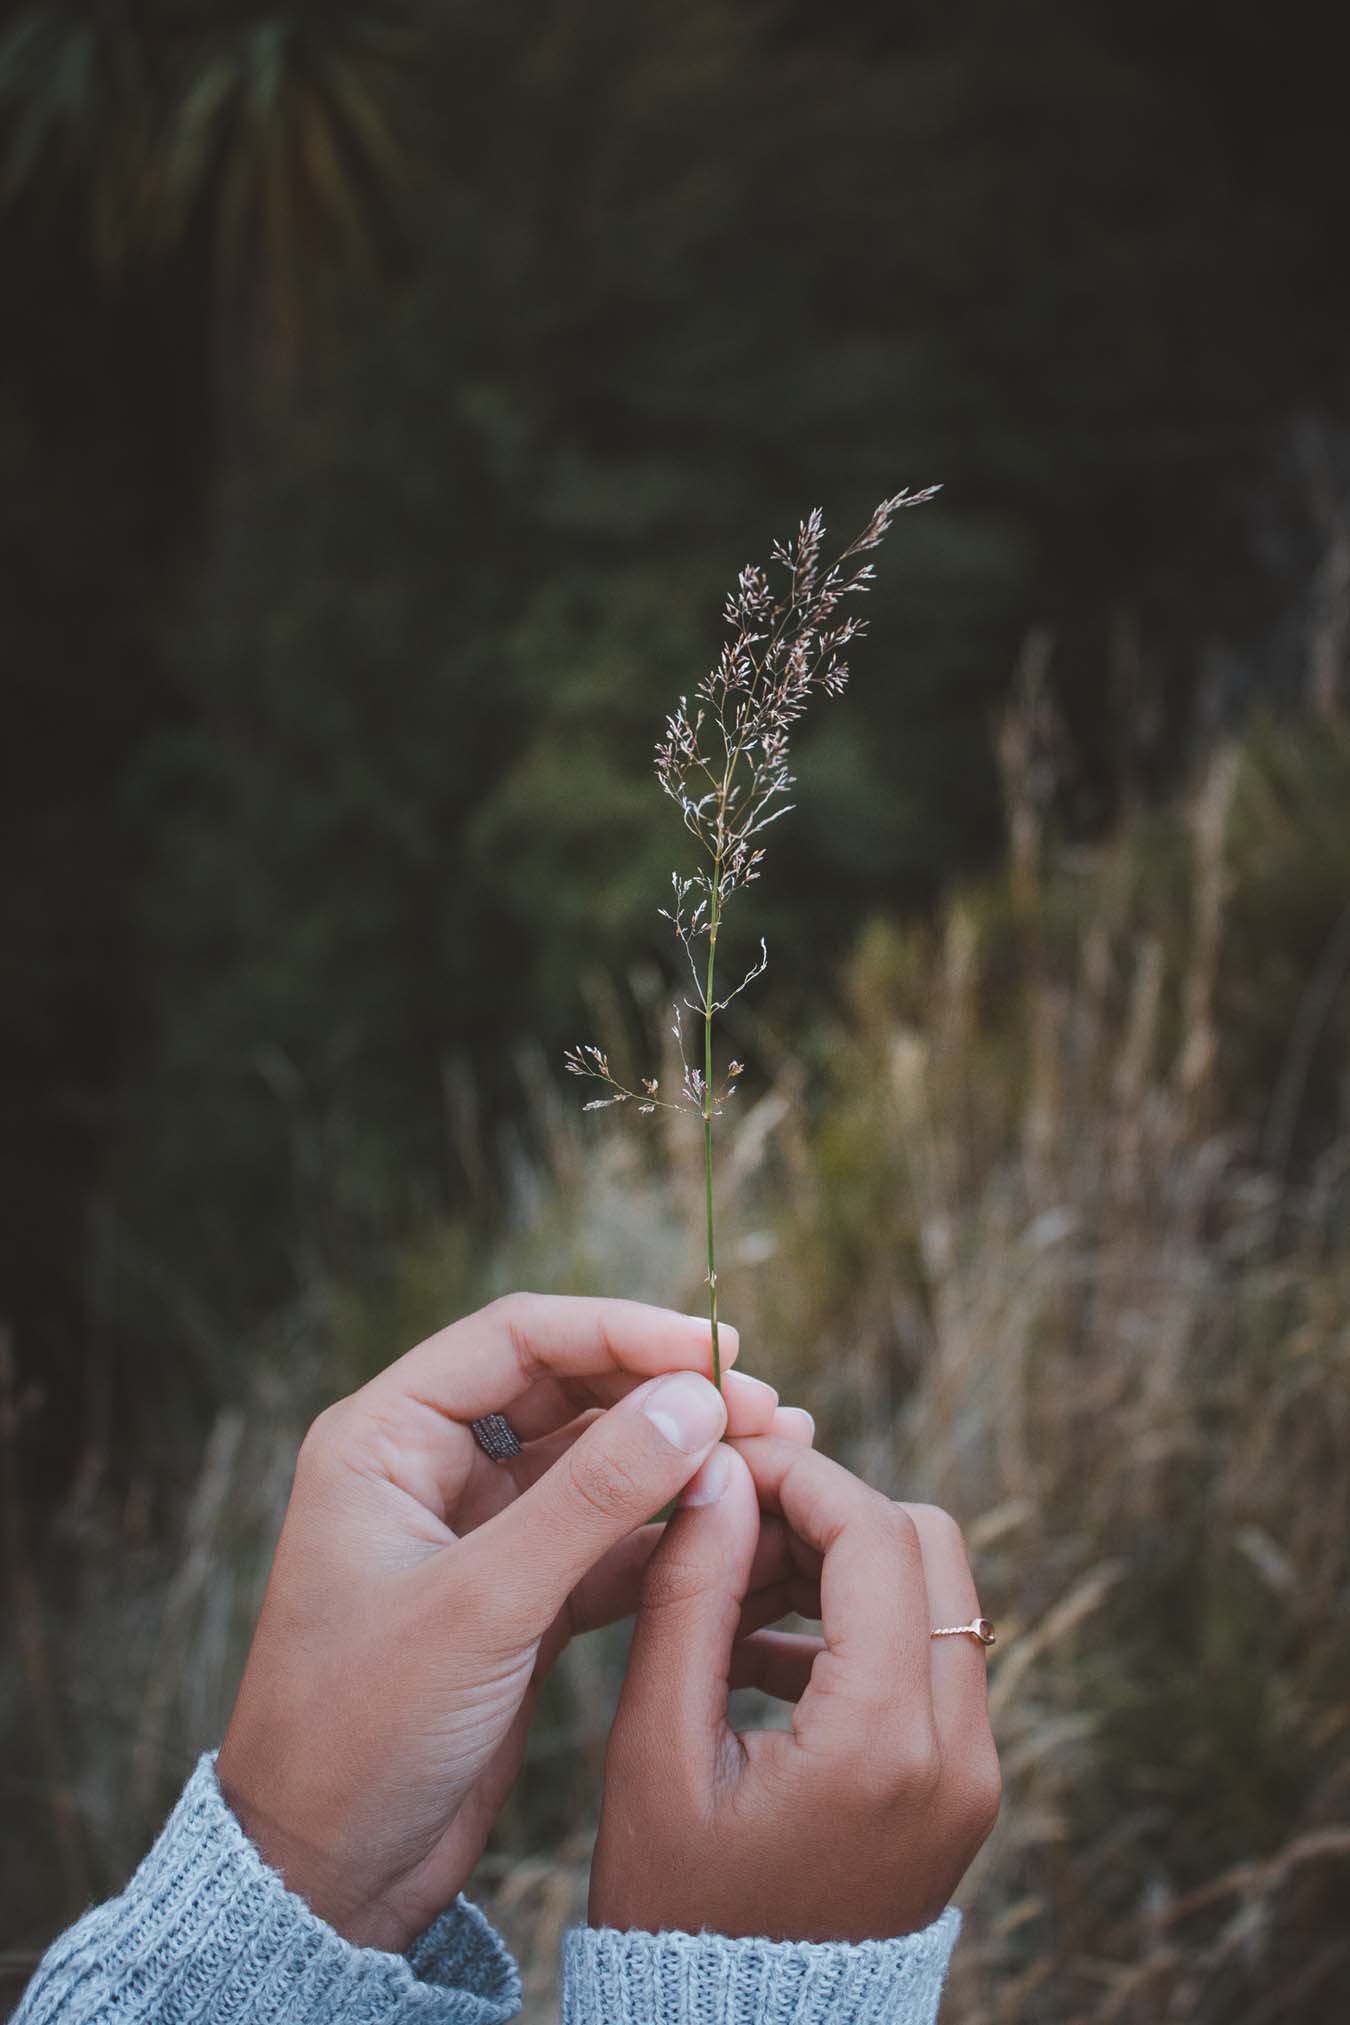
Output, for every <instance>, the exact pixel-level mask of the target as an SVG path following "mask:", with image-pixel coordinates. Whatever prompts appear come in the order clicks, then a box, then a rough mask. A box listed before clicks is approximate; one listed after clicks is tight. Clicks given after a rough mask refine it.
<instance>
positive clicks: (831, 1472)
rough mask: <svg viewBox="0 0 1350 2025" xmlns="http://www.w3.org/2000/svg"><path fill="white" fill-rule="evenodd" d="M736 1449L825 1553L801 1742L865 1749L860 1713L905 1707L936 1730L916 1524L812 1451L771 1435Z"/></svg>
mask: <svg viewBox="0 0 1350 2025" xmlns="http://www.w3.org/2000/svg"><path fill="white" fill-rule="evenodd" d="M733 1446H734V1447H735V1448H736V1449H738V1450H739V1452H740V1454H741V1455H742V1456H743V1457H744V1458H745V1461H746V1463H747V1464H748V1466H749V1469H750V1474H751V1476H752V1477H753V1478H754V1481H755V1487H756V1489H757V1491H758V1492H759V1498H760V1504H761V1506H763V1507H764V1508H765V1509H767V1510H768V1511H771V1512H778V1513H780V1514H781V1515H782V1517H783V1518H784V1519H785V1520H786V1521H787V1523H788V1525H789V1526H790V1527H791V1528H792V1531H793V1532H794V1533H795V1534H796V1535H797V1537H798V1539H800V1540H803V1541H805V1543H806V1544H807V1546H809V1547H813V1548H815V1549H816V1551H817V1552H818V1553H820V1554H821V1555H823V1557H824V1558H823V1560H822V1563H821V1569H820V1611H821V1633H822V1636H823V1638H824V1641H825V1650H824V1652H823V1653H822V1654H821V1655H820V1657H819V1659H818V1660H817V1661H816V1665H815V1668H814V1670H813V1672H812V1675H811V1681H810V1685H809V1686H808V1688H807V1690H806V1693H805V1694H804V1696H803V1697H802V1700H801V1702H800V1704H799V1706H798V1709H797V1715H796V1719H795V1722H794V1725H793V1727H794V1730H795V1731H796V1734H797V1737H798V1740H799V1741H800V1742H802V1743H809V1742H810V1741H811V1740H812V1738H813V1737H814V1736H816V1735H819V1736H820V1738H821V1741H822V1742H823V1743H826V1744H828V1745H829V1746H830V1747H831V1748H835V1747H838V1746H839V1745H841V1744H844V1743H848V1744H850V1745H855V1746H856V1745H857V1743H858V1742H859V1741H861V1742H863V1743H864V1745H866V1744H868V1743H870V1742H871V1741H872V1739H871V1738H870V1737H869V1736H868V1735H867V1734H865V1733H862V1732H861V1731H860V1717H861V1718H862V1719H863V1720H864V1721H865V1720H866V1719H868V1718H884V1719H887V1720H889V1719H891V1718H894V1717H895V1715H896V1714H897V1712H899V1711H903V1712H905V1714H906V1715H908V1716H913V1717H915V1718H916V1719H917V1720H918V1721H919V1722H920V1724H924V1723H927V1724H931V1722H932V1689H931V1684H930V1678H929V1664H928V1647H929V1636H928V1635H929V1631H930V1630H931V1626H930V1624H929V1621H928V1589H927V1584H926V1582H925V1579H924V1564H923V1550H922V1547H921V1545H920V1542H919V1535H918V1531H917V1529H916V1527H915V1524H914V1521H913V1520H912V1519H911V1518H910V1516H909V1514H908V1513H907V1512H906V1511H904V1510H903V1509H902V1507H901V1506H899V1505H897V1504H893V1503H892V1501H891V1500H890V1499H889V1498H886V1497H883V1496H882V1495H881V1493H880V1492H879V1491H874V1490H871V1489H870V1488H869V1487H868V1485H866V1484H865V1483H863V1482H862V1481H861V1480H860V1479H859V1478H858V1477H855V1476H854V1475H853V1474H852V1472H851V1471H849V1470H846V1469H845V1468H844V1467H843V1466H842V1464H840V1463H837V1462H832V1461H831V1460H830V1458H829V1457H828V1456H824V1455H820V1454H818V1453H817V1451H816V1450H814V1449H808V1448H801V1447H799V1446H797V1445H796V1444H795V1443H793V1442H787V1441H782V1440H780V1439H778V1438H777V1437H775V1436H772V1435H755V1436H750V1437H748V1438H747V1439H745V1440H743V1441H737V1442H735V1443H734V1444H733ZM845 1730H846V1731H847V1734H845Z"/></svg>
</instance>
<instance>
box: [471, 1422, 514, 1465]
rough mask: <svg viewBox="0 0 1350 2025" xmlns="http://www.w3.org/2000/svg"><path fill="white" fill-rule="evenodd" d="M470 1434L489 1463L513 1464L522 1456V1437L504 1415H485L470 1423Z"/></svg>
mask: <svg viewBox="0 0 1350 2025" xmlns="http://www.w3.org/2000/svg"><path fill="white" fill-rule="evenodd" d="M469 1432H470V1434H471V1435H472V1436H473V1438H474V1440H475V1441H476V1442H477V1443H478V1446H479V1448H481V1449H482V1451H483V1454H484V1455H485V1456H486V1457H487V1459H488V1461H489V1462H495V1463H504V1462H512V1461H514V1459H515V1458H516V1456H518V1455H519V1454H520V1436H519V1435H518V1434H517V1433H516V1431H515V1429H514V1428H513V1427H512V1425H511V1423H510V1421H509V1420H508V1419H507V1417H506V1415H505V1414H504V1413H485V1414H484V1415H483V1418H482V1419H481V1420H471V1421H470V1422H469Z"/></svg>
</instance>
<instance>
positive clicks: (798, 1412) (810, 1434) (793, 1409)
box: [778, 1406, 816, 1441]
mask: <svg viewBox="0 0 1350 2025" xmlns="http://www.w3.org/2000/svg"><path fill="white" fill-rule="evenodd" d="M778 1417H779V1419H780V1421H782V1420H791V1421H792V1422H793V1423H794V1424H795V1425H796V1426H797V1427H798V1428H799V1429H800V1430H801V1432H802V1433H803V1434H804V1435H805V1436H806V1439H807V1440H808V1441H814V1440H815V1438H816V1423H815V1419H814V1417H813V1416H812V1415H811V1414H809V1413H808V1412H807V1410H806V1408H805V1407H804V1406H780V1407H779V1409H778ZM784 1431H786V1430H784Z"/></svg>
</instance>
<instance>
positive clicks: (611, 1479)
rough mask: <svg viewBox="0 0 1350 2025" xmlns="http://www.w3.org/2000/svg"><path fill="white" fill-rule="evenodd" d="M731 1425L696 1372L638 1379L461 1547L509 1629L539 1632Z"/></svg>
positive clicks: (718, 1395) (676, 1488) (721, 1405)
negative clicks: (478, 1564)
mask: <svg viewBox="0 0 1350 2025" xmlns="http://www.w3.org/2000/svg"><path fill="white" fill-rule="evenodd" d="M726 1424H727V1409H726V1402H725V1401H724V1400H723V1398H722V1395H721V1393H720V1392H718V1390H717V1388H716V1387H715V1386H713V1385H710V1384H709V1382H708V1380H707V1379H706V1378H703V1377H700V1375H699V1374H698V1372H696V1371H674V1372H671V1373H670V1374H669V1376H668V1377H665V1378H656V1379H653V1380H652V1381H651V1382H650V1383H649V1384H647V1385H640V1386H638V1388H637V1389H636V1391H634V1392H630V1393H628V1394H627V1396H626V1397H625V1398H623V1399H621V1400H620V1401H619V1402H618V1404H617V1405H616V1406H612V1407H610V1409H609V1411H608V1412H607V1413H604V1414H602V1415H601V1416H600V1418H599V1419H598V1420H595V1421H593V1422H592V1423H591V1425H590V1426H589V1427H588V1428H587V1429H586V1431H585V1433H584V1434H582V1435H581V1436H580V1437H579V1438H578V1439H577V1440H576V1441H575V1442H574V1443H573V1444H572V1446H571V1447H570V1448H569V1449H568V1450H567V1451H566V1452H565V1453H564V1454H563V1455H562V1456H560V1457H559V1459H558V1461H557V1462H556V1463H555V1464H554V1465H553V1467H552V1469H551V1470H548V1471H546V1473H545V1474H544V1475H543V1476H542V1477H540V1478H539V1480H538V1482H537V1483H534V1484H532V1485H531V1486H530V1488H529V1489H528V1490H527V1491H524V1492H522V1493H521V1495H520V1497H518V1498H516V1499H515V1500H514V1502H513V1503H511V1504H510V1505H508V1506H507V1507H506V1509H505V1511H502V1512H499V1513H498V1514H497V1516H496V1517H495V1518H493V1519H489V1520H488V1522H487V1524H486V1525H485V1526H480V1527H479V1529H478V1530H477V1531H476V1532H474V1533H471V1534H470V1535H469V1536H468V1538H467V1539H466V1540H465V1541H464V1542H463V1544H462V1548H461V1549H457V1550H456V1551H457V1552H462V1551H463V1550H464V1549H467V1550H468V1551H469V1552H470V1553H472V1554H475V1555H481V1556H483V1557H484V1558H485V1560H486V1561H487V1563H488V1570H489V1572H490V1574H491V1577H492V1587H493V1590H494V1592H495V1594H496V1595H497V1596H498V1597H499V1598H501V1599H502V1600H503V1601H504V1602H505V1603H506V1606H507V1609H508V1611H509V1613H510V1615H511V1617H512V1618H513V1619H514V1620H515V1621H514V1623H513V1625H512V1630H513V1631H515V1632H519V1633H521V1634H523V1635H526V1636H539V1635H540V1634H542V1633H543V1631H544V1630H545V1629H546V1628H547V1626H548V1625H549V1624H551V1623H552V1621H553V1619H554V1618H555V1617H556V1616H557V1614H558V1612H559V1611H560V1610H561V1609H562V1607H563V1604H564V1603H565V1602H566V1601H567V1598H568V1597H569V1596H570V1595H571V1593H572V1591H573V1589H575V1587H576V1585H577V1583H578V1582H579V1581H580V1580H581V1578H582V1576H583V1575H585V1574H587V1573H589V1571H590V1570H591V1569H592V1568H593V1567H594V1566H595V1564H596V1562H597V1561H599V1560H600V1559H601V1557H602V1556H603V1555H605V1554H607V1553H608V1552H609V1550H610V1549H611V1548H612V1547H617V1546H618V1544H619V1542H620V1541H621V1540H625V1539H626V1538H627V1537H628V1535H629V1534H630V1533H632V1532H635V1531H636V1530H637V1528H638V1527H639V1526H642V1525H645V1524H646V1522H647V1521H648V1520H649V1519H650V1518H651V1517H652V1515H653V1514H654V1513H655V1512H658V1511H660V1509H661V1507H662V1505H665V1504H669V1502H670V1500H671V1499H672V1498H673V1497H674V1496H675V1495H676V1493H677V1492H678V1491H680V1490H681V1489H682V1488H683V1486H684V1485H685V1484H687V1483H688V1481H689V1479H690V1477H692V1476H693V1475H694V1474H695V1472H696V1471H697V1470H698V1468H699V1466H700V1464H701V1463H702V1462H703V1461H704V1460H705V1458H706V1457H707V1456H708V1454H709V1453H710V1451H711V1450H712V1449H714V1448H715V1447H716V1446H717V1443H718V1441H719V1440H720V1439H721V1436H722V1433H723V1431H724V1429H725V1427H726Z"/></svg>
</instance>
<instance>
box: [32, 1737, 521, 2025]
mask: <svg viewBox="0 0 1350 2025" xmlns="http://www.w3.org/2000/svg"><path fill="white" fill-rule="evenodd" d="M520 2001H521V1989H520V1977H519V1975H518V1974H517V1972H516V1966H515V1963H514V1962H513V1961H512V1960H511V1957H510V1956H509V1955H508V1954H507V1952H506V1949H505V1947H504V1946H503V1944H502V1942H501V1941H500V1940H499V1939H498V1937H497V1935H496V1934H495V1933H494V1932H493V1930H492V1928H491V1927H490V1926H489V1925H488V1923H487V1921H486V1920H485V1919H484V1918H483V1915H482V1914H481V1913H480V1912H479V1911H478V1910H477V1908H476V1907H474V1906H472V1905H470V1904H469V1903H468V1901H467V1900H466V1899H462V1898H461V1899H459V1900H457V1901H456V1903H455V1904H454V1905H453V1906H452V1907H451V1908H450V1909H449V1911H448V1912H446V1913H444V1914H443V1915H442V1916H441V1918H440V1919H438V1920H437V1921H436V1922H435V1924H434V1925H433V1926H431V1927H429V1928H428V1929H427V1931H426V1933H424V1934H423V1935H421V1936H420V1938H419V1939H418V1940H416V1941H415V1942H414V1943H413V1945H412V1947H411V1948H410V1949H409V1950H408V1953H407V1954H406V1955H391V1954H386V1953H384V1952H383V1951H382V1950H380V1949H377V1948H358V1947H354V1946H353V1945H352V1944H351V1943H350V1942H349V1941H344V1940H343V1939H342V1937H341V1936H340V1935H339V1934H337V1933H335V1932H334V1930H333V1929H332V1927H330V1926H328V1925H326V1924H325V1922H324V1921H323V1920H321V1919H320V1918H319V1917H318V1916H317V1914H315V1913H313V1912H311V1911H310V1909H309V1907H308V1906H307V1905H306V1904H305V1902H304V1900H303V1899H301V1898H298V1897H297V1896H296V1894H295V1893H294V1892H292V1891H288V1890H287V1889H286V1886H285V1884H284V1883H283V1882H282V1879H281V1877H280V1876H279V1874H278V1873H277V1872H276V1871H275V1870H273V1869H271V1868H270V1867H269V1866H268V1865H267V1864H266V1863H265V1862H264V1861H263V1859H262V1857H261V1855H260V1854H259V1852H258V1850H257V1849H256V1848H255V1846H254V1844H253V1843H252V1842H251V1841H250V1840H249V1838H248V1836H247V1835H245V1833H244V1831H243V1829H242V1828H241V1827H240V1825H239V1822H238V1821H237V1820H236V1818H235V1816H234V1814H233V1813H232V1812H231V1810H230V1808H229V1806H228V1804H227V1803H226V1801H225V1798H224V1796H223V1795H222V1793H221V1790H220V1786H219V1784H218V1782H217V1779H216V1771H215V1763H214V1760H213V1759H212V1758H211V1757H209V1756H208V1757H204V1758H202V1759H201V1760H200V1761H199V1763H198V1765H197V1769H196V1771H195V1772H194V1773H193V1775H192V1777H191V1779H190V1780H189V1781H188V1784H187V1786H186V1788H185V1789H184V1791H183V1794H182V1797H181V1798H180V1800H179V1802H178V1805H177V1806H176V1807H175V1808H174V1811H173V1813H172V1814H171V1815H170V1817H169V1819H168V1822H167V1823H166V1825H165V1827H164V1830H163V1833H162V1834H161V1835H160V1838H159V1840H158V1842H156V1844H155V1846H154V1848H153V1849H152V1850H151V1851H150V1854H149V1855H148V1856H147V1857H146V1859H145V1861H144V1863H143V1864H142V1865H141V1867H140V1869H139V1870H138V1871H137V1872H136V1875H135V1876H134V1877H133V1878H132V1880H131V1883H130V1884H129V1885H128V1886H127V1888H126V1890H125V1891H124V1892H123V1893H122V1894H121V1896H120V1897H119V1898H115V1899H111V1900H110V1901H109V1902H108V1903H107V1904H106V1905H101V1906H96V1907H95V1908H94V1909H93V1911H92V1912H89V1913H86V1914H85V1916H84V1918H83V1919H82V1920H81V1921H80V1922H79V1923H78V1925H76V1926H74V1927H72V1928H71V1929H70V1931H69V1933H67V1934H63V1935H62V1937H61V1938H60V1940H58V1941H57V1942H56V1944H55V1945H54V1946H53V1947H52V1948H51V1949H50V1950H49V1952H48V1953H47V1955H46V1957H45V1958H44V1960H43V1962H42V1964H41V1966H40V1967H39V1969H38V1972H37V1975H36V1976H35V1977H34V1979H33V1982H32V1984H31V1985H30V1987H29V1990H28V1994H27V1996H26V1997H25V1999H24V2001H23V2003H22V2004H21V2005H20V2007H19V2011H18V2013H17V2016H16V2018H15V2025H48V2021H51V2025H56V2021H57V2020H59V2021H60V2025H94V2021H102V2020H105V2019H110V2018H113V2017H115V2018H117V2019H118V2020H119V2021H122V2025H186V2021H187V2020H188V2019H192V2020H194V2021H198V2025H200V2021H202V2020H206V2019H209V2020H210V2025H282V2021H284V2025H331V2021H332V2020H333V2019H335V2018H341V2019H342V2021H343V2025H413V2021H416V2025H504V2021H505V2020H506V2019H508V2018H510V2017H512V2016H514V2014H515V2012H516V2011H517V2010H518V2009H519V2008H520Z"/></svg>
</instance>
